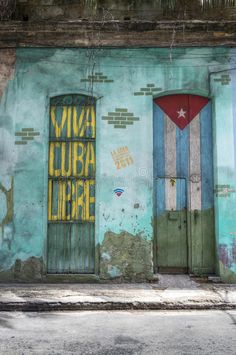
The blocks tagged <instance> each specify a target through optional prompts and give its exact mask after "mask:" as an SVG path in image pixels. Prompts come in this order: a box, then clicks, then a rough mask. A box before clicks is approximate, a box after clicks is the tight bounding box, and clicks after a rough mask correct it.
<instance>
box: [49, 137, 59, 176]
mask: <svg viewBox="0 0 236 355" xmlns="http://www.w3.org/2000/svg"><path fill="white" fill-rule="evenodd" d="M58 148H61V145H60V143H58V142H56V143H54V142H51V143H50V148H49V175H51V176H60V174H61V170H60V169H54V163H55V149H58Z"/></svg>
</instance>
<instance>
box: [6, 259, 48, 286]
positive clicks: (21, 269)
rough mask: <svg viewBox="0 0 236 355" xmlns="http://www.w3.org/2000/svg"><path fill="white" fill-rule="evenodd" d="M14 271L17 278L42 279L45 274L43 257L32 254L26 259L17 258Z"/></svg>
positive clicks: (27, 279) (25, 279) (24, 279)
mask: <svg viewBox="0 0 236 355" xmlns="http://www.w3.org/2000/svg"><path fill="white" fill-rule="evenodd" d="M12 271H13V273H14V279H15V280H22V281H30V280H41V279H42V275H43V258H36V257H35V256H32V257H31V258H28V259H27V260H24V261H22V260H20V259H17V260H16V261H15V265H14V266H13V268H12Z"/></svg>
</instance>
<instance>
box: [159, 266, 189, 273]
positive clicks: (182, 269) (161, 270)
mask: <svg viewBox="0 0 236 355" xmlns="http://www.w3.org/2000/svg"><path fill="white" fill-rule="evenodd" d="M158 273H159V274H172V275H178V274H185V275H186V274H188V273H189V270H188V268H187V267H175V266H171V267H170V266H168V267H158Z"/></svg>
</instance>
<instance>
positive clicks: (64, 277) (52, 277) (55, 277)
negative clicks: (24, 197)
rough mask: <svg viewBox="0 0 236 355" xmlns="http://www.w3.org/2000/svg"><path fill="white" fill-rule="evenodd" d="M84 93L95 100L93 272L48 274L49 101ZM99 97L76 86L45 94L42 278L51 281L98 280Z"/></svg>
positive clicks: (95, 92) (96, 93)
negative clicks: (45, 139) (58, 97)
mask: <svg viewBox="0 0 236 355" xmlns="http://www.w3.org/2000/svg"><path fill="white" fill-rule="evenodd" d="M73 94H74V95H84V96H89V97H92V98H93V99H94V100H95V113H96V116H95V120H96V126H95V134H96V136H95V137H96V138H95V145H96V149H95V164H96V171H95V223H94V225H95V227H94V228H95V240H94V242H95V255H94V273H93V274H48V273H47V270H48V265H47V255H48V163H49V139H48V137H49V127H50V126H49V124H50V120H49V116H50V103H51V99H52V98H54V97H56V96H66V95H73ZM99 98H101V95H100V93H98V92H97V91H93V93H91V91H88V90H81V89H79V90H78V87H74V89H73V88H72V87H71V89H69V90H68V88H67V89H66V90H62V89H61V88H58V89H56V90H53V91H50V93H49V94H48V95H47V96H45V110H44V122H45V123H44V132H45V137H46V138H47V141H46V144H45V150H44V160H45V164H44V186H45V189H46V190H45V189H44V196H43V235H44V247H43V259H44V262H43V279H44V280H45V281H50V282H51V281H52V282H54V281H55V282H91V281H92V282H98V281H99V262H100V257H99V248H98V229H97V223H98V217H97V211H98V202H97V198H96V195H97V194H96V191H97V183H98V179H97V152H98V150H97V141H98V139H97V137H98V123H99V120H97V116H98V110H100V107H99Z"/></svg>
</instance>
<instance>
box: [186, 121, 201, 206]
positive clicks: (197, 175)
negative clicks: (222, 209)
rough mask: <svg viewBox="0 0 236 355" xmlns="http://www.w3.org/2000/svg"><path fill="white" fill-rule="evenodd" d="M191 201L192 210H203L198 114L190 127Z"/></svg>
mask: <svg viewBox="0 0 236 355" xmlns="http://www.w3.org/2000/svg"><path fill="white" fill-rule="evenodd" d="M189 132H190V134H189V141H190V144H189V145H190V147H189V150H190V151H189V179H190V181H189V203H190V206H189V208H190V210H191V211H193V210H201V196H202V184H201V140H200V118H199V115H197V116H196V117H195V118H194V119H193V120H192V121H191V123H190V129H189Z"/></svg>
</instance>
